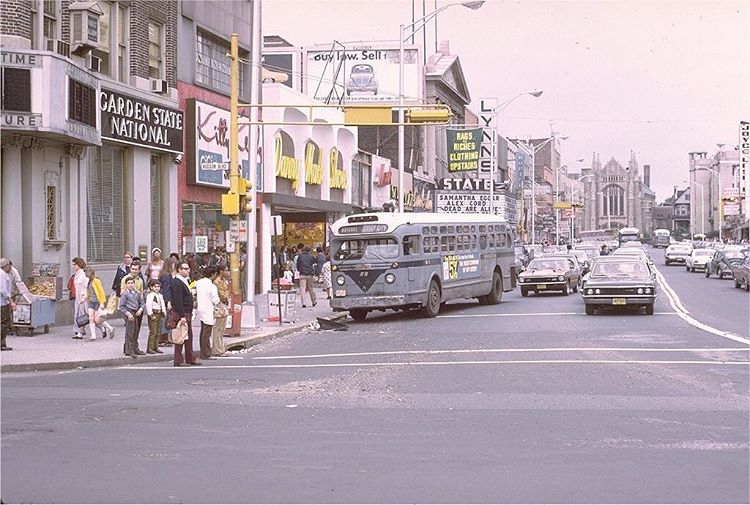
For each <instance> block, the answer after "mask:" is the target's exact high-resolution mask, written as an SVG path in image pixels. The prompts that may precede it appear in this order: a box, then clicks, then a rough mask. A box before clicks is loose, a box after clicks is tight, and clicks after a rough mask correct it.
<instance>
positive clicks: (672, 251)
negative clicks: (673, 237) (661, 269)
mask: <svg viewBox="0 0 750 505" xmlns="http://www.w3.org/2000/svg"><path fill="white" fill-rule="evenodd" d="M692 250H693V246H691V245H687V244H672V245H670V246H669V247H667V249H666V250H665V251H664V264H665V265H670V264H671V263H682V264H685V261H686V260H687V258H688V256H690V253H691V252H692Z"/></svg>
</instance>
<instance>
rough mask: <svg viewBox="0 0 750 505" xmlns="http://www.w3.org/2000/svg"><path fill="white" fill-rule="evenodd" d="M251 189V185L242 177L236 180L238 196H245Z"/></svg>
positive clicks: (250, 182)
mask: <svg viewBox="0 0 750 505" xmlns="http://www.w3.org/2000/svg"><path fill="white" fill-rule="evenodd" d="M252 189H253V183H252V181H251V180H249V179H245V178H244V177H240V178H239V179H238V180H237V193H239V194H240V195H246V194H248V193H250V191H251V190H252Z"/></svg>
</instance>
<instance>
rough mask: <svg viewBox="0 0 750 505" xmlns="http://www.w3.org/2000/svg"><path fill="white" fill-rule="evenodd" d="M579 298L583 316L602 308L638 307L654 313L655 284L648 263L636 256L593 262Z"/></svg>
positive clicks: (601, 259) (592, 313)
mask: <svg viewBox="0 0 750 505" xmlns="http://www.w3.org/2000/svg"><path fill="white" fill-rule="evenodd" d="M581 296H582V297H583V302H584V304H585V305H586V315H589V316H591V315H594V314H595V313H596V311H597V310H599V309H602V308H605V307H629V306H637V307H641V308H643V309H645V312H646V314H647V315H652V314H653V313H654V302H655V301H656V283H655V282H654V277H653V275H652V273H651V270H650V268H649V266H648V264H647V263H646V262H645V261H644V260H642V259H640V258H636V257H628V256H623V257H609V258H606V257H602V258H600V259H598V260H597V261H595V262H594V265H593V267H592V270H591V273H590V275H589V278H588V280H587V281H586V283H585V285H584V287H583V289H581Z"/></svg>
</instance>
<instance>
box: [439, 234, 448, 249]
mask: <svg viewBox="0 0 750 505" xmlns="http://www.w3.org/2000/svg"><path fill="white" fill-rule="evenodd" d="M440 252H448V237H447V236H446V235H443V236H442V237H440Z"/></svg>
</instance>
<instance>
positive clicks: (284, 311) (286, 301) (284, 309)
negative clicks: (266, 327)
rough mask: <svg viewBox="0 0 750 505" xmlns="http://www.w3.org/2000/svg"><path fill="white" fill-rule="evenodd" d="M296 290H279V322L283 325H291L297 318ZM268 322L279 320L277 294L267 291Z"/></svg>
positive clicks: (297, 291)
mask: <svg viewBox="0 0 750 505" xmlns="http://www.w3.org/2000/svg"><path fill="white" fill-rule="evenodd" d="M298 294H299V290H297V289H282V290H281V321H282V322H284V323H293V322H294V321H296V317H297V310H296V304H297V295H298ZM266 295H267V296H268V319H267V320H268V321H278V320H279V293H278V292H277V291H268V292H267V293H266Z"/></svg>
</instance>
